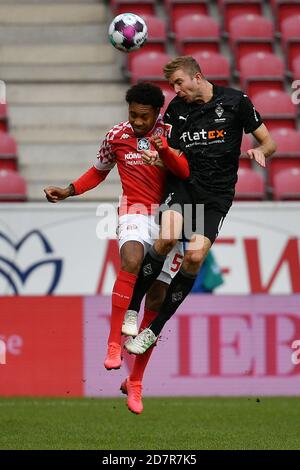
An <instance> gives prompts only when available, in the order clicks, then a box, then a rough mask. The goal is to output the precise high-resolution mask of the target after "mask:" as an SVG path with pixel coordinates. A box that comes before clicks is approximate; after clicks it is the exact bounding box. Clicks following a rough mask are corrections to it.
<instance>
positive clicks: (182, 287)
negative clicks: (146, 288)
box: [149, 268, 197, 336]
mask: <svg viewBox="0 0 300 470" xmlns="http://www.w3.org/2000/svg"><path fill="white" fill-rule="evenodd" d="M196 277H197V274H190V273H187V272H186V271H184V270H183V269H182V268H181V269H180V270H179V272H178V273H177V274H176V276H175V277H174V279H172V282H171V284H170V286H169V289H168V291H167V295H166V298H165V300H164V302H163V303H162V305H161V307H160V309H159V312H158V315H157V317H156V318H155V320H154V321H153V322H152V323H151V325H150V326H149V328H150V329H151V330H152V331H153V333H154V334H155V336H158V335H159V333H160V332H161V330H162V329H163V327H164V325H165V323H166V322H167V321H168V320H169V318H171V316H172V315H173V314H174V313H175V312H176V310H177V309H178V307H179V305H180V304H182V302H183V301H184V299H185V298H186V296H187V295H188V294H189V293H190V292H191V290H192V287H193V285H194V282H195V279H196Z"/></svg>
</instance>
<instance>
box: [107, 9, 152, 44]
mask: <svg viewBox="0 0 300 470" xmlns="http://www.w3.org/2000/svg"><path fill="white" fill-rule="evenodd" d="M108 37H109V40H110V42H111V44H112V45H113V46H114V47H115V48H116V49H118V50H119V51H123V52H132V51H136V50H137V49H139V48H140V47H142V45H143V44H144V43H145V41H146V39H147V37H148V28H147V25H146V23H145V21H144V20H143V18H141V17H140V16H138V15H135V14H134V13H122V14H121V15H118V16H116V17H115V18H114V19H113V20H112V22H111V23H110V26H109V30H108Z"/></svg>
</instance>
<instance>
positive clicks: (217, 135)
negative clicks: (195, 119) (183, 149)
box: [180, 129, 225, 143]
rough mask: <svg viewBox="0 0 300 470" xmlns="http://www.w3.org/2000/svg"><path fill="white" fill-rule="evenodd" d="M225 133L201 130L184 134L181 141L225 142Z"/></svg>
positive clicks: (222, 131)
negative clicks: (220, 140)
mask: <svg viewBox="0 0 300 470" xmlns="http://www.w3.org/2000/svg"><path fill="white" fill-rule="evenodd" d="M224 136H225V131H224V129H221V130H217V129H215V130H211V131H206V130H205V129H201V130H200V131H198V132H183V134H181V136H180V139H182V140H183V142H184V143H187V142H196V141H213V140H219V139H222V140H224Z"/></svg>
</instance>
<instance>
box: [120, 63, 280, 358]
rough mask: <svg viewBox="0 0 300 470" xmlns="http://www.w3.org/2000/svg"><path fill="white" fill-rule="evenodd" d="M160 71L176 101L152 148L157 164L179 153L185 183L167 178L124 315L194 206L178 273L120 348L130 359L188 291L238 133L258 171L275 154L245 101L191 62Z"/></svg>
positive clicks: (229, 196) (224, 206) (225, 191)
mask: <svg viewBox="0 0 300 470" xmlns="http://www.w3.org/2000/svg"><path fill="white" fill-rule="evenodd" d="M164 74H165V77H166V78H167V80H168V81H169V83H170V84H171V85H172V86H173V87H174V90H175V92H176V95H177V96H176V97H175V98H174V99H173V100H172V101H171V103H170V104H169V106H168V108H167V110H166V113H165V118H164V120H165V122H168V123H169V124H171V126H172V128H171V132H170V135H169V138H168V143H166V142H164V140H163V139H161V138H157V139H156V141H155V144H156V148H157V150H158V152H159V154H160V156H161V157H162V159H163V160H165V158H164V156H166V155H168V158H169V157H170V152H173V156H174V158H175V160H176V159H177V160H178V163H179V162H180V155H181V153H184V155H185V156H186V159H187V161H188V164H189V177H188V179H187V180H185V181H183V180H180V179H178V178H177V177H175V176H171V174H170V176H169V177H168V180H167V186H166V195H165V207H164V211H163V213H162V219H161V234H160V238H159V239H158V240H156V242H155V243H154V245H153V247H152V248H151V250H150V251H149V252H148V253H147V255H146V257H145V259H144V262H143V264H142V267H141V270H140V272H139V276H138V279H137V282H136V284H135V289H134V293H133V297H132V300H131V304H130V307H129V308H130V310H135V311H137V312H138V311H139V308H140V304H141V301H142V299H143V297H144V295H145V293H146V292H147V291H148V289H149V288H150V286H151V285H152V283H153V282H154V280H155V279H156V278H157V276H158V275H159V273H160V271H161V268H162V266H163V263H164V260H165V257H166V255H167V253H169V251H170V250H171V249H172V248H173V246H174V244H175V243H176V241H177V240H178V238H180V237H181V233H182V229H183V233H184V235H186V230H185V228H186V227H185V225H186V220H187V219H186V214H185V208H186V207H187V205H189V207H192V209H193V210H192V214H191V220H190V221H189V220H188V223H189V222H190V224H189V225H191V226H192V230H191V232H192V233H191V234H189V235H188V236H186V238H187V239H189V240H190V241H189V244H188V247H187V250H186V253H185V256H184V260H183V263H182V266H181V269H180V270H179V272H178V273H177V274H176V276H175V277H174V279H173V280H172V282H171V284H170V286H169V289H168V291H167V295H166V298H165V300H164V302H163V304H162V306H161V308H160V311H159V315H158V316H157V318H156V319H155V320H154V321H153V322H152V324H151V325H150V327H149V328H147V329H145V330H143V331H142V332H141V333H140V334H139V335H138V336H137V337H136V338H135V339H131V340H129V341H128V342H127V343H126V345H125V347H126V349H127V350H128V351H129V352H132V353H134V354H142V353H144V352H145V351H146V350H147V349H148V348H149V347H150V346H151V345H152V344H154V343H155V341H156V339H157V337H158V335H159V333H160V332H161V330H162V328H163V326H164V324H165V323H166V321H167V320H168V319H169V318H170V317H171V316H172V315H173V314H174V313H175V311H176V310H177V308H178V307H179V305H180V304H181V303H182V302H183V300H184V299H185V297H186V296H187V295H188V294H189V292H190V291H191V289H192V287H193V284H194V281H195V278H196V276H197V273H198V271H199V269H200V267H201V264H202V263H203V261H204V259H205V257H206V255H207V253H208V251H209V249H210V247H211V246H212V244H213V243H214V241H215V239H216V237H217V235H218V233H219V230H220V228H221V226H222V223H223V221H224V218H225V216H226V214H227V212H228V210H229V208H230V206H231V204H232V200H233V197H234V188H235V184H236V181H237V171H238V163H239V157H240V146H241V141H242V136H243V132H245V133H252V134H253V136H254V137H255V138H256V140H257V141H258V143H259V146H258V147H256V148H252V149H249V150H248V152H247V155H248V157H249V158H251V159H254V160H255V161H256V162H257V163H258V164H259V165H260V166H262V167H265V159H266V158H267V157H269V156H270V155H272V154H273V152H274V151H275V150H276V145H275V143H274V141H273V140H272V138H271V136H270V134H269V132H268V130H267V128H266V126H265V125H264V124H263V122H262V120H261V117H260V115H259V113H258V112H257V111H256V109H255V108H254V106H253V104H252V102H251V101H250V99H249V98H248V96H247V95H246V94H244V93H243V92H242V91H239V90H235V89H233V88H227V87H221V86H217V85H214V84H212V83H210V82H208V81H207V80H206V79H205V78H204V76H203V75H202V73H201V69H200V67H199V64H198V63H197V62H196V61H195V59H194V58H193V57H191V56H183V57H178V58H176V59H174V60H172V61H171V62H169V63H168V64H167V65H166V66H165V68H164ZM168 144H169V146H168ZM197 207H198V208H199V207H200V209H201V208H202V210H203V215H204V218H203V217H199V215H198V216H197V211H196V209H197ZM198 213H201V210H200V211H198ZM183 215H184V217H183ZM203 220H204V222H203V223H201V221H203ZM189 229H191V227H189Z"/></svg>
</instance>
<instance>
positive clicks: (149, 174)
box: [44, 83, 183, 413]
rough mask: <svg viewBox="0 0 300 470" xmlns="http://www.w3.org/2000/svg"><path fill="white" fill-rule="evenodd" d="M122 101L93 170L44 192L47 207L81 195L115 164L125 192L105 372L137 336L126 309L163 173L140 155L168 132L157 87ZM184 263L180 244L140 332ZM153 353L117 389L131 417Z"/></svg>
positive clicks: (152, 294) (132, 92) (150, 238)
mask: <svg viewBox="0 0 300 470" xmlns="http://www.w3.org/2000/svg"><path fill="white" fill-rule="evenodd" d="M126 101H127V103H128V112H129V113H128V121H125V122H122V123H120V124H118V125H115V126H114V127H113V128H112V129H111V130H110V131H109V132H108V133H107V134H106V137H105V139H104V141H103V142H102V144H101V146H100V149H99V152H98V157H97V160H96V163H95V165H94V166H92V167H91V168H90V169H89V170H88V171H87V172H86V173H84V174H83V175H82V176H81V177H80V178H79V179H77V180H76V181H74V182H73V183H71V184H70V185H69V186H68V187H67V188H57V187H48V188H45V189H44V191H45V194H46V197H47V199H48V201H49V202H57V201H60V200H63V199H65V198H67V197H69V196H74V195H79V194H82V193H84V192H85V191H88V190H90V189H92V188H94V187H96V186H97V185H98V184H99V183H101V182H102V181H104V180H105V178H106V176H107V175H108V173H109V172H110V170H111V169H112V168H113V167H114V166H115V164H117V167H118V171H119V175H120V179H121V182H122V188H123V195H122V199H121V204H120V207H119V226H118V237H119V247H120V257H121V270H120V272H119V273H118V275H117V279H116V281H115V284H114V287H113V291H112V312H111V320H110V334H109V338H108V351H107V356H106V359H105V361H104V366H105V367H106V369H108V370H111V369H119V368H120V367H121V361H122V358H121V332H122V333H123V334H125V335H128V336H129V335H131V336H136V335H137V334H138V329H137V326H136V322H137V312H134V311H130V310H128V307H129V304H130V300H131V296H132V293H133V288H134V285H135V281H136V279H137V274H138V272H139V269H140V266H141V264H142V261H143V259H144V255H145V253H146V252H147V251H149V249H150V250H151V246H152V244H153V243H154V240H155V238H158V235H159V226H158V224H157V223H156V222H155V218H154V217H155V216H154V213H153V210H154V209H155V207H158V206H159V205H160V202H161V198H162V194H163V189H164V183H165V173H166V171H165V169H164V168H163V165H162V163H161V162H160V161H159V160H158V161H156V162H154V164H153V165H146V164H145V163H144V161H143V159H142V155H143V152H144V151H149V150H154V147H153V146H152V143H151V138H155V137H158V136H166V135H167V133H168V131H169V127H168V125H165V124H164V123H163V121H162V119H161V117H160V115H159V112H160V108H161V107H162V106H163V104H164V96H163V94H162V91H161V89H160V88H158V87H156V86H154V85H151V84H147V83H140V84H138V85H135V86H133V87H131V88H130V89H129V90H128V91H127V94H126ZM150 153H151V152H150ZM156 153H157V152H155V154H156ZM175 171H176V170H175ZM177 176H181V175H180V174H178V175H177ZM182 258H183V252H182V246H181V244H178V245H176V246H175V247H174V249H173V250H172V252H171V253H170V254H169V256H168V257H167V259H166V261H165V263H164V267H163V270H162V273H161V275H160V276H159V277H158V279H157V281H156V282H155V284H154V285H153V287H152V289H151V290H150V291H149V292H148V294H147V297H146V301H145V310H144V317H143V320H142V322H141V325H140V330H142V329H144V328H147V327H148V326H149V325H150V324H151V322H152V321H153V320H154V318H155V317H156V315H157V311H158V309H159V307H160V305H161V304H162V302H163V300H164V297H165V294H166V291H167V288H168V284H170V282H171V280H172V278H173V277H174V276H175V274H176V272H177V271H178V269H179V267H180V264H181V260H182ZM159 261H160V260H159ZM151 353H152V348H151V349H149V351H148V352H147V353H146V354H144V355H142V356H139V357H136V358H135V362H134V365H133V369H132V371H131V373H130V376H129V377H128V378H127V379H125V381H124V382H123V383H122V385H121V390H122V392H123V393H126V394H127V395H128V401H127V404H128V407H129V409H130V410H131V411H133V412H135V413H141V412H142V410H143V404H142V379H143V374H144V370H145V368H146V365H147V363H148V361H149V358H150V355H151Z"/></svg>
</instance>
